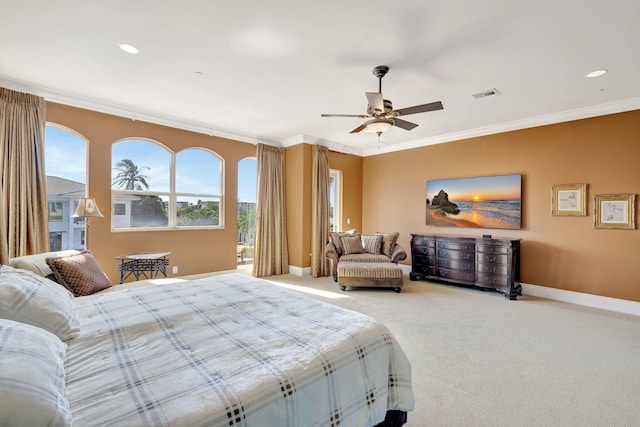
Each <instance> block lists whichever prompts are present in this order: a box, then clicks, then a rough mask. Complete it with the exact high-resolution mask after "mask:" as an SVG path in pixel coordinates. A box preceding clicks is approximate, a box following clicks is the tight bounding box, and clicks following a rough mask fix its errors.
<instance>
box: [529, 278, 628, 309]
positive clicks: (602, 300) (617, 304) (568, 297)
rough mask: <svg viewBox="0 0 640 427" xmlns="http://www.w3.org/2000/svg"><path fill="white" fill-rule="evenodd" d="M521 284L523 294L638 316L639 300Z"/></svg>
mask: <svg viewBox="0 0 640 427" xmlns="http://www.w3.org/2000/svg"><path fill="white" fill-rule="evenodd" d="M521 285H522V293H523V294H524V295H531V296H534V297H540V298H548V299H552V300H556V301H562V302H568V303H572V304H579V305H584V306H587V307H594V308H601V309H604V310H611V311H617V312H619V313H626V314H632V315H635V316H640V302H637V301H629V300H624V299H618V298H611V297H603V296H600V295H592V294H585V293H582V292H574V291H566V290H564V289H556V288H548V287H546V286H538V285H529V284H527V283H521Z"/></svg>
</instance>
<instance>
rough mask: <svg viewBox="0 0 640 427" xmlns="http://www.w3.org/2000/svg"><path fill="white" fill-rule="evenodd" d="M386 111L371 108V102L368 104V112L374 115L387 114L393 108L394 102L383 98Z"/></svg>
mask: <svg viewBox="0 0 640 427" xmlns="http://www.w3.org/2000/svg"><path fill="white" fill-rule="evenodd" d="M382 102H383V106H384V111H382V112H379V111H376V110H374V109H373V108H371V104H367V113H368V114H369V115H371V116H373V117H379V116H386V115H387V114H389V113H390V112H391V111H392V110H393V104H392V103H391V101H389V100H388V99H383V100H382Z"/></svg>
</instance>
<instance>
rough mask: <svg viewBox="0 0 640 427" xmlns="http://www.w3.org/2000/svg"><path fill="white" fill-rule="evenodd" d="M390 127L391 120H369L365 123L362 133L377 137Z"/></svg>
mask: <svg viewBox="0 0 640 427" xmlns="http://www.w3.org/2000/svg"><path fill="white" fill-rule="evenodd" d="M391 126H393V120H387V119H375V120H369V121H368V122H367V123H365V128H364V131H365V132H369V133H377V134H378V135H379V134H381V133H384V132H386V131H388V130H389V129H391Z"/></svg>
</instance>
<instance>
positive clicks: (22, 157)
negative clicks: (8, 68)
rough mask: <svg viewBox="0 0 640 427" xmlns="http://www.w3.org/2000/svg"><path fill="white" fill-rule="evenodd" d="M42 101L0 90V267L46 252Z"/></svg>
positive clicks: (43, 118)
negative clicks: (15, 258) (9, 261)
mask: <svg viewBox="0 0 640 427" xmlns="http://www.w3.org/2000/svg"><path fill="white" fill-rule="evenodd" d="M44 127H45V102H44V98H41V97H38V96H35V95H30V94H27V93H20V92H15V91H12V90H9V89H5V88H0V153H1V157H0V193H1V195H2V197H1V199H2V200H1V202H0V208H1V211H2V213H0V221H1V222H0V251H1V252H0V261H2V263H3V264H5V263H7V262H8V260H9V258H13V257H16V256H22V255H31V254H35V253H40V252H46V251H47V250H49V233H48V217H47V215H48V209H47V206H48V205H47V180H46V175H45V167H44Z"/></svg>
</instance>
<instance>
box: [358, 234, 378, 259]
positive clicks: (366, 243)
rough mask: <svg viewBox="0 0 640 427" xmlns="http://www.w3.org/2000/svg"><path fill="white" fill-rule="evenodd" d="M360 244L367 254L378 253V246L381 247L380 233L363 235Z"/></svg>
mask: <svg viewBox="0 0 640 427" xmlns="http://www.w3.org/2000/svg"><path fill="white" fill-rule="evenodd" d="M362 246H363V247H364V251H365V252H366V253H368V254H375V255H378V254H380V248H381V247H382V235H380V234H374V235H363V236H362Z"/></svg>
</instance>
